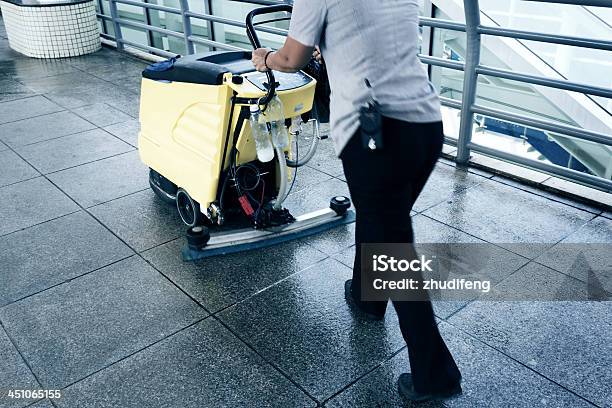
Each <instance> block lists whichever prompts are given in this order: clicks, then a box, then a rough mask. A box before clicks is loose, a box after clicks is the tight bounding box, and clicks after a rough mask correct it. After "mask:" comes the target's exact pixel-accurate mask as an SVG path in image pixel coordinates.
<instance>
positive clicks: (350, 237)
mask: <svg viewBox="0 0 612 408" xmlns="http://www.w3.org/2000/svg"><path fill="white" fill-rule="evenodd" d="M306 242H307V243H308V244H309V245H312V246H313V247H315V248H317V249H318V250H319V251H321V252H324V253H325V254H327V255H335V254H337V253H339V252H341V251H343V250H345V249H347V248H349V247H351V246H353V245H355V223H351V224H347V225H342V226H340V227H337V228H334V229H332V230H329V231H325V232H322V233H320V234H317V235H314V236H312V237H310V238H307V239H306Z"/></svg>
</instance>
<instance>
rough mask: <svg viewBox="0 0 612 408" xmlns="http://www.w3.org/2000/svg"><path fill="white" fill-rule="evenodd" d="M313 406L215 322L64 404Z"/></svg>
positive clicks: (135, 360)
mask: <svg viewBox="0 0 612 408" xmlns="http://www.w3.org/2000/svg"><path fill="white" fill-rule="evenodd" d="M135 373H138V374H137V375H135ZM314 405H315V403H314V401H312V400H311V399H309V398H308V397H307V396H306V395H305V394H304V393H303V392H302V391H301V390H299V389H298V388H297V387H295V386H294V385H293V384H291V383H290V382H289V381H288V380H287V379H286V378H285V377H283V376H282V375H281V374H280V373H279V372H278V371H276V370H274V369H273V368H272V367H271V366H270V365H268V364H267V363H266V362H264V361H263V360H262V359H261V357H259V356H257V355H256V354H255V353H253V352H252V351H251V350H249V349H248V348H247V347H246V346H245V345H244V344H243V343H241V342H240V341H239V340H238V339H237V338H236V337H234V336H233V335H232V334H231V333H230V332H229V331H228V330H227V329H226V328H224V327H223V326H222V325H221V324H219V322H217V321H216V320H213V319H211V318H208V319H206V320H204V321H203V322H200V323H198V324H196V325H194V326H193V327H190V328H188V329H186V330H184V331H181V332H180V333H177V334H175V335H173V336H172V337H170V338H168V339H165V340H164V341H162V342H160V343H158V344H155V345H153V346H152V347H150V348H148V349H146V350H144V351H142V352H140V353H138V354H136V355H134V356H132V357H130V358H128V359H126V360H124V361H121V362H120V363H118V364H116V365H114V366H112V367H110V368H108V369H106V370H104V371H101V372H99V373H97V374H95V375H93V376H92V377H90V378H87V379H85V380H84V381H82V382H79V383H77V384H75V385H74V386H72V387H69V388H68V389H66V390H65V391H64V397H63V399H62V400H61V401H59V406H60V407H82V408H87V407H109V408H111V407H113V408H114V407H148V408H156V407H159V408H162V407H164V408H165V407H182V408H190V407H193V408H196V407H197V408H200V407H282V408H285V407H300V408H301V407H309V406H311V407H312V406H314Z"/></svg>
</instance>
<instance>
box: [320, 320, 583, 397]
mask: <svg viewBox="0 0 612 408" xmlns="http://www.w3.org/2000/svg"><path fill="white" fill-rule="evenodd" d="M440 331H441V332H442V336H443V337H444V338H445V340H446V343H447V345H448V347H449V349H450V350H451V353H453V356H454V357H455V360H456V361H457V365H458V366H459V369H460V370H461V373H462V375H463V384H462V388H463V395H461V396H459V397H457V398H455V399H452V400H449V401H445V404H444V405H442V404H441V403H431V402H430V403H426V404H409V403H405V402H404V401H402V400H401V397H400V396H399V393H398V391H397V378H398V377H399V375H400V374H402V373H404V372H407V371H408V367H409V366H408V352H407V351H405V350H404V351H402V352H401V353H399V354H398V355H396V356H395V357H393V359H391V360H390V361H388V362H386V363H384V364H383V365H382V367H380V368H379V369H377V370H376V371H373V372H372V373H370V374H369V375H368V376H366V377H364V378H363V379H361V380H359V381H358V382H357V383H356V384H355V385H353V386H351V387H350V388H348V389H347V390H346V391H344V392H343V393H342V394H340V395H338V396H337V397H336V398H334V399H332V400H331V401H330V402H329V403H328V404H327V406H330V407H375V406H376V407H383V406H384V407H406V406H408V407H412V406H414V407H426V408H430V407H442V406H447V407H470V408H476V407H482V408H494V407H495V408H497V407H500V408H501V407H525V408H531V407H535V406H554V407H570V406H571V407H589V406H591V405H590V404H588V403H586V402H585V401H584V400H582V399H580V398H578V397H576V396H575V395H573V394H571V393H570V392H568V391H567V390H564V389H563V388H562V387H559V386H558V385H556V384H554V383H553V382H551V381H548V380H546V379H545V378H543V377H541V376H539V375H537V374H536V373H534V372H533V371H531V370H529V369H528V368H526V367H524V366H522V365H520V364H518V363H516V362H515V361H513V360H511V359H510V358H508V357H506V356H505V355H503V354H501V353H499V352H498V351H496V350H494V349H492V348H490V347H488V346H486V345H484V344H482V343H481V342H479V341H477V340H475V339H473V338H472V337H470V336H468V335H466V334H464V333H462V332H460V331H459V330H457V329H456V328H454V327H452V326H450V325H449V324H446V323H441V324H440Z"/></svg>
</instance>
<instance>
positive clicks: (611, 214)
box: [601, 211, 612, 220]
mask: <svg viewBox="0 0 612 408" xmlns="http://www.w3.org/2000/svg"><path fill="white" fill-rule="evenodd" d="M601 215H602V216H604V217H606V218H608V219H611V220H612V211H604V212H603V213H602V214H601Z"/></svg>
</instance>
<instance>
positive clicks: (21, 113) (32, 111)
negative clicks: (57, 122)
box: [0, 95, 64, 123]
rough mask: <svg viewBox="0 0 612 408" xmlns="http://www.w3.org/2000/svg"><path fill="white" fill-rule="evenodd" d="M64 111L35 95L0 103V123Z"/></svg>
mask: <svg viewBox="0 0 612 408" xmlns="http://www.w3.org/2000/svg"><path fill="white" fill-rule="evenodd" d="M62 110H64V108H62V107H61V106H59V105H57V104H55V103H53V102H51V101H50V100H48V99H47V98H45V97H43V96H40V95H37V96H32V97H29V98H23V99H18V100H15V101H10V102H3V103H0V123H6V122H14V121H17V120H22V119H27V118H32V117H34V116H41V115H47V114H49V113H55V112H59V111H62Z"/></svg>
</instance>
